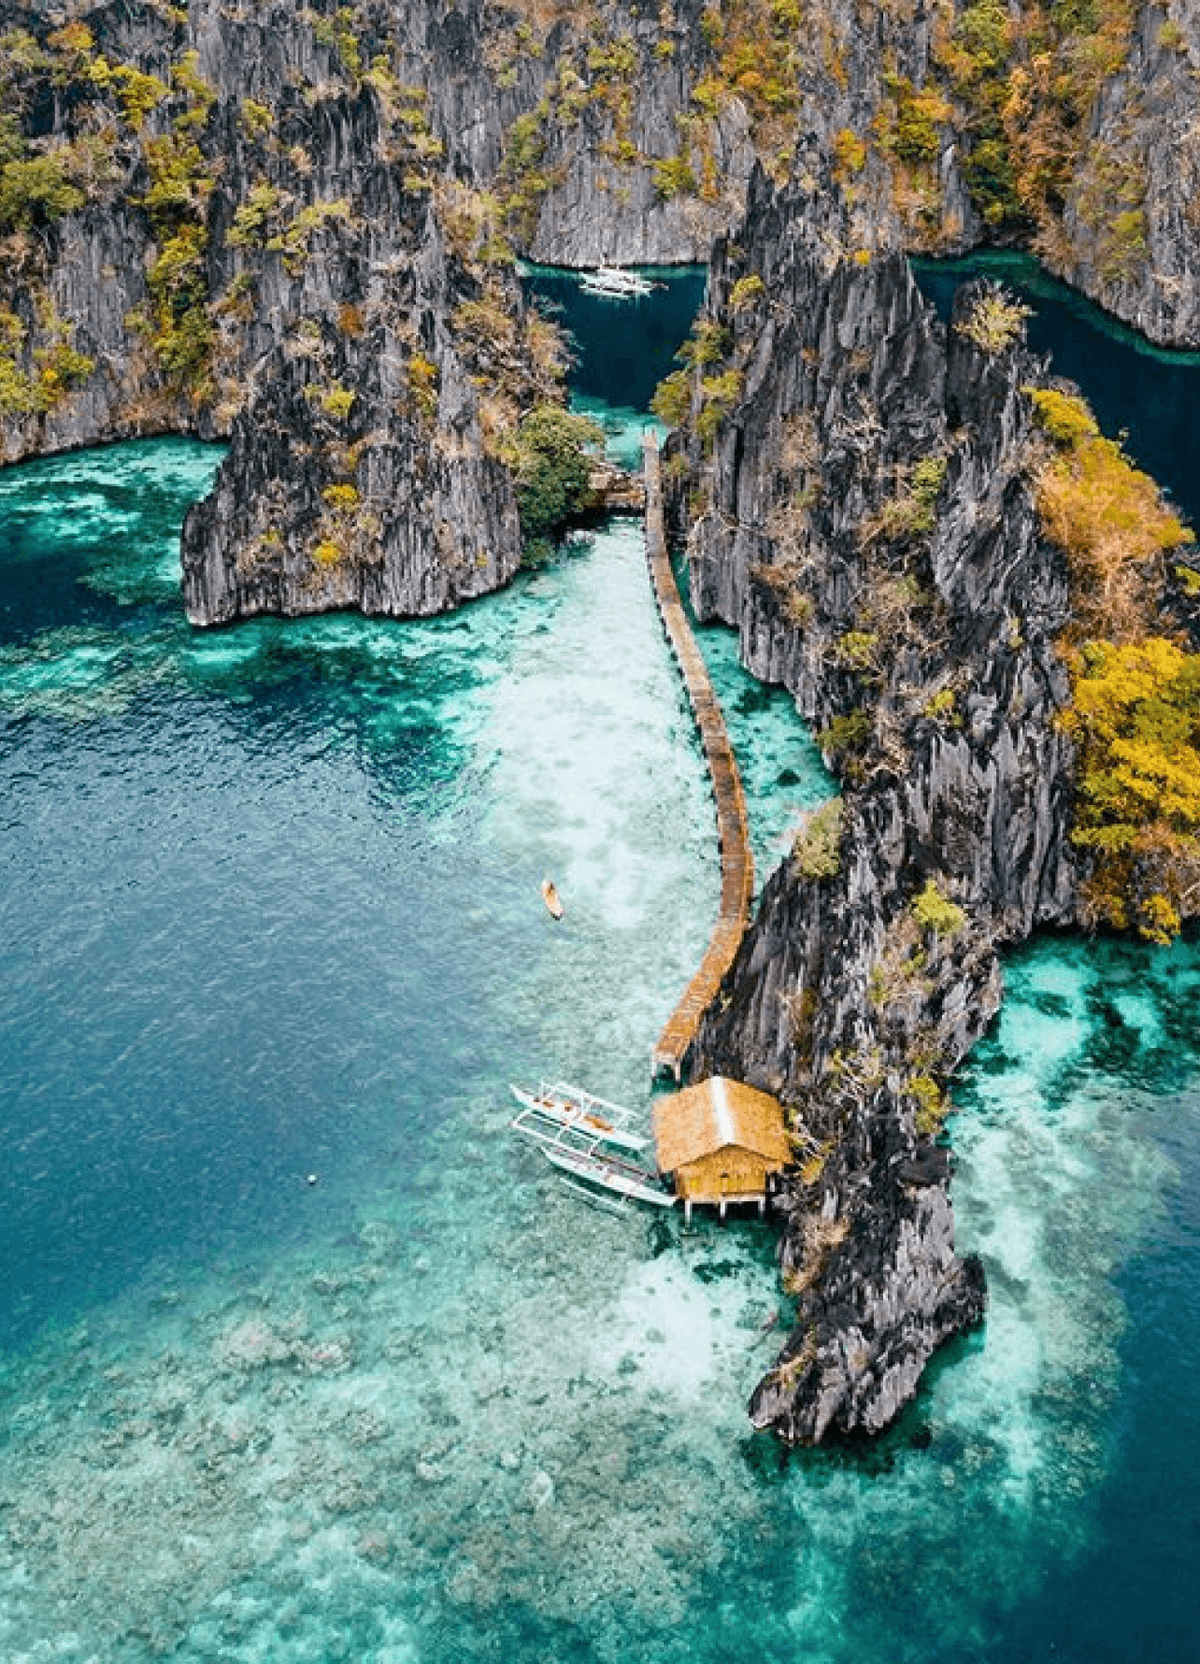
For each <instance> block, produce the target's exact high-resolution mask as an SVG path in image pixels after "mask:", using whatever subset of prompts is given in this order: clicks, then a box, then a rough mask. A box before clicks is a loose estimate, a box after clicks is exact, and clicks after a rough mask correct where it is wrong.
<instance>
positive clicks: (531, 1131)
mask: <svg viewBox="0 0 1200 1664" xmlns="http://www.w3.org/2000/svg"><path fill="white" fill-rule="evenodd" d="M509 1091H510V1092H511V1093H512V1095H513V1097H514V1098H515V1099H516V1100H517V1102H518V1103H519V1104H520V1105H521V1106H522V1107H521V1113H520V1114H519V1115H518V1116H517V1118H516V1120H515V1121H514V1122H513V1123H512V1124H513V1127H514V1128H515V1129H516V1131H517V1132H523V1133H525V1134H526V1135H527V1136H528V1137H530V1138H535V1139H537V1140H538V1142H539V1143H540V1144H557V1143H559V1142H560V1141H561V1138H562V1134H563V1133H564V1132H565V1133H568V1134H570V1133H576V1134H578V1135H579V1137H578V1140H577V1143H578V1145H580V1146H582V1147H584V1148H590V1147H591V1146H592V1145H595V1144H611V1145H612V1146H613V1147H614V1148H616V1149H618V1150H633V1151H637V1150H644V1149H645V1147H646V1144H647V1142H648V1140H647V1139H646V1138H644V1137H642V1135H641V1134H640V1133H636V1132H632V1131H630V1126H629V1123H630V1122H631V1121H632V1119H633V1117H632V1115H631V1114H630V1113H629V1111H628V1110H627V1109H622V1107H621V1105H620V1104H613V1103H609V1101H608V1099H607V1098H598V1097H597V1096H596V1094H595V1093H594V1092H585V1091H584V1089H583V1088H582V1087H581V1086H571V1085H569V1084H568V1083H567V1082H566V1081H556V1082H555V1083H554V1084H553V1085H550V1084H548V1083H547V1082H546V1081H543V1082H542V1083H541V1085H540V1086H539V1087H538V1089H537V1091H536V1092H527V1091H526V1090H525V1088H524V1087H523V1086H513V1085H512V1084H511V1083H510V1085H509Z"/></svg>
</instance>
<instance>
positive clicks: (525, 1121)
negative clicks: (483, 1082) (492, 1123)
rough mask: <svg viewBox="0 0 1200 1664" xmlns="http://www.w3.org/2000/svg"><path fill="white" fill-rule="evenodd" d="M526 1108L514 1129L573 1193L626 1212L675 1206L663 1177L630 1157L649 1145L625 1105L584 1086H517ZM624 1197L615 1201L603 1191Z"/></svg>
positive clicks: (522, 1105) (517, 1117) (522, 1110)
mask: <svg viewBox="0 0 1200 1664" xmlns="http://www.w3.org/2000/svg"><path fill="white" fill-rule="evenodd" d="M511 1091H512V1094H513V1096H514V1097H515V1098H516V1100H517V1102H518V1103H519V1104H520V1105H521V1110H520V1113H519V1114H518V1115H517V1116H516V1118H515V1119H514V1121H513V1123H512V1125H513V1128H514V1130H515V1131H516V1132H519V1133H523V1134H524V1136H525V1137H526V1138H528V1139H530V1140H532V1142H533V1143H535V1144H536V1145H537V1147H538V1149H539V1150H541V1152H542V1154H543V1155H544V1156H545V1158H546V1160H547V1161H548V1162H550V1163H551V1165H552V1166H554V1167H557V1168H558V1169H559V1171H560V1172H561V1173H562V1174H564V1175H565V1177H566V1182H567V1184H568V1185H570V1188H571V1189H572V1190H575V1191H577V1192H579V1193H580V1194H581V1195H583V1196H584V1197H585V1198H586V1199H587V1200H588V1201H590V1202H600V1203H602V1204H606V1205H608V1206H611V1207H614V1208H617V1209H624V1208H625V1207H626V1206H627V1204H628V1203H629V1202H631V1201H636V1202H649V1203H651V1204H652V1205H653V1206H654V1207H663V1208H669V1207H673V1206H674V1204H675V1202H676V1200H677V1198H676V1197H675V1196H674V1195H672V1194H671V1192H670V1191H668V1190H664V1189H663V1187H662V1184H661V1182H660V1180H659V1177H658V1174H657V1173H656V1172H654V1171H653V1169H651V1168H648V1167H640V1166H638V1164H637V1163H636V1162H634V1161H631V1160H630V1159H629V1156H630V1154H636V1153H637V1152H639V1151H640V1150H643V1149H644V1148H645V1146H646V1144H647V1142H648V1140H647V1139H645V1138H643V1137H642V1136H641V1135H640V1134H639V1133H635V1132H633V1131H632V1130H631V1129H630V1126H629V1122H630V1120H631V1119H632V1117H631V1116H630V1113H629V1111H628V1110H626V1109H622V1108H621V1106H620V1104H613V1103H609V1101H608V1100H607V1099H606V1098H598V1097H596V1095H595V1093H593V1092H585V1091H584V1090H583V1088H582V1087H578V1086H569V1085H567V1084H565V1083H564V1082H558V1083H556V1084H555V1085H552V1086H548V1085H546V1084H545V1082H543V1083H542V1085H541V1086H540V1087H539V1088H538V1090H537V1091H536V1092H527V1091H526V1090H525V1088H524V1087H521V1086H513V1087H511ZM604 1191H607V1192H609V1193H610V1195H611V1196H613V1197H616V1198H619V1200H618V1201H615V1202H614V1201H611V1200H610V1199H609V1197H605V1196H602V1195H601V1194H600V1192H604Z"/></svg>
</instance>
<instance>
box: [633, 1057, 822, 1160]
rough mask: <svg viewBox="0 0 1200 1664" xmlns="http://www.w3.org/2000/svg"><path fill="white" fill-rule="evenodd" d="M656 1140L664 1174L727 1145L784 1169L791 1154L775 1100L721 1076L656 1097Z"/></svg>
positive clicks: (701, 1158)
mask: <svg viewBox="0 0 1200 1664" xmlns="http://www.w3.org/2000/svg"><path fill="white" fill-rule="evenodd" d="M654 1144H655V1149H656V1151H657V1154H658V1166H659V1171H660V1172H663V1173H677V1172H678V1171H679V1170H680V1168H682V1167H687V1166H688V1165H689V1163H691V1162H693V1161H701V1160H703V1159H704V1157H705V1156H711V1155H714V1154H715V1153H716V1152H717V1151H718V1150H724V1149H728V1148H730V1147H731V1146H732V1147H734V1148H736V1149H740V1150H749V1151H750V1152H751V1153H752V1154H754V1155H756V1156H760V1157H761V1158H762V1160H763V1161H764V1162H765V1163H766V1165H767V1166H769V1167H782V1166H783V1165H784V1163H785V1162H787V1161H789V1160H790V1159H791V1154H792V1147H791V1141H790V1140H789V1138H788V1135H787V1128H786V1127H785V1125H784V1116H783V1105H782V1104H781V1103H780V1102H779V1100H778V1099H777V1098H773V1097H771V1095H770V1093H769V1092H759V1091H758V1090H757V1089H756V1088H755V1087H753V1086H745V1085H743V1084H742V1082H741V1081H737V1080H727V1079H726V1078H725V1076H724V1075H714V1076H713V1077H712V1078H711V1080H702V1081H701V1082H700V1083H699V1085H698V1086H689V1087H686V1088H685V1089H684V1090H683V1091H682V1092H672V1094H671V1095H670V1097H668V1098H660V1099H659V1100H658V1102H657V1103H656V1104H655V1106H654Z"/></svg>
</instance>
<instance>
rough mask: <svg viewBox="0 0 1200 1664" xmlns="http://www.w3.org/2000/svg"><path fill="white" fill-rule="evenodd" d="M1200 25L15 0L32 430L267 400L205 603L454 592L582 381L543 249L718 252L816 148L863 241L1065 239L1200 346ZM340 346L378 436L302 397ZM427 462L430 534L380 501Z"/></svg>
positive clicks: (19, 199) (1070, 265)
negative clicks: (554, 357)
mask: <svg viewBox="0 0 1200 1664" xmlns="http://www.w3.org/2000/svg"><path fill="white" fill-rule="evenodd" d="M1198 51H1200V40H1198V39H1197V19H1196V16H1195V12H1194V8H1192V7H1190V6H1189V5H1185V4H1183V3H1182V0H1179V3H1177V4H1176V3H1173V4H1172V5H1171V6H1170V7H1168V8H1165V9H1164V8H1160V7H1157V6H1143V7H1134V6H1133V5H1132V4H1131V3H1130V0H1094V4H1093V5H1091V6H1087V7H1077V8H1062V7H1057V8H1052V9H1050V10H1046V9H1044V8H1042V7H1041V6H1040V5H1036V4H1035V5H1023V6H1022V7H1020V8H1017V9H1016V10H1011V11H1010V10H1009V9H1008V8H1005V7H1002V6H1000V5H999V4H998V3H997V0H971V3H967V4H959V5H952V4H949V3H944V4H940V5H936V6H931V7H926V6H923V5H913V6H911V7H909V6H900V7H892V8H888V9H887V10H886V11H876V12H872V13H870V14H869V16H868V15H866V14H862V15H860V13H859V12H858V11H856V10H855V9H854V8H843V7H834V6H830V5H828V4H827V3H826V0H737V3H736V4H727V5H724V6H721V7H714V6H706V5H704V4H702V3H701V0H667V3H665V4H664V5H662V6H659V7H657V8H656V9H654V10H652V11H647V10H646V9H644V8H642V7H639V6H637V5H635V4H629V3H627V0H589V3H588V4H586V5H583V6H568V5H566V4H565V3H562V0H507V3H505V4H498V3H491V0H465V3H464V4H462V5H459V6H454V7H445V6H442V5H435V4H433V3H432V0H421V3H420V4H417V5H415V6H411V7H405V8H403V9H402V10H401V11H397V10H396V8H394V7H392V6H389V5H385V4H383V3H382V0H355V3H353V4H350V3H338V0H314V3H313V4H312V5H308V6H304V7H298V6H296V5H294V4H291V3H286V0H268V3H265V4H255V5H249V4H241V3H232V4H231V3H228V0H224V3H221V0H191V3H190V4H187V5H184V4H182V3H179V4H169V3H167V0H144V3H141V4H133V5H117V4H107V3H90V0H75V3H68V0H64V3H63V4H62V6H61V7H59V8H58V9H54V10H51V11H47V10H46V9H45V8H42V7H40V6H34V5H31V4H23V3H20V0H3V4H0V88H2V90H3V95H4V105H5V115H4V119H3V123H2V125H0V269H2V270H3V272H4V279H5V281H4V292H5V295H6V296H7V299H6V300H5V303H4V306H3V309H2V311H0V433H2V441H0V443H2V445H3V455H4V456H5V458H7V459H9V460H12V459H15V458H17V457H20V456H25V455H32V454H38V453H43V452H46V451H52V450H57V449H62V448H65V447H69V446H72V445H80V444H86V443H92V442H96V441H99V440H104V439H111V438H117V437H124V436H128V435H132V434H139V433H155V432H164V431H187V432H194V433H198V434H200V435H203V436H211V437H216V436H224V435H227V434H229V433H231V432H232V431H233V427H234V423H235V420H236V419H237V417H238V415H239V413H240V412H242V411H246V412H247V413H248V419H247V421H246V423H245V424H244V425H243V426H241V427H240V428H239V429H238V440H237V443H236V445H235V447H234V454H233V456H232V458H231V461H230V465H229V468H228V469H227V470H226V471H225V472H224V473H223V474H222V477H221V482H220V485H219V488H218V493H217V500H216V501H214V503H213V505H212V506H211V508H210V509H209V511H208V513H207V515H206V516H201V517H199V518H198V519H197V520H196V521H195V522H194V524H193V528H192V532H191V533H190V534H189V545H188V546H189V597H191V598H193V599H192V603H191V604H192V610H193V616H194V617H195V618H196V620H197V621H198V622H203V621H212V620H216V619H225V618H228V617H232V616H236V615H237V614H238V613H239V612H240V611H242V610H250V611H256V610H259V609H261V608H263V607H273V606H278V607H279V608H280V609H282V610H296V609H297V608H307V607H309V606H316V605H335V604H336V605H346V604H354V605H357V604H360V603H361V604H364V605H367V606H372V607H374V606H382V607H385V608H387V609H389V610H390V609H394V608H399V609H400V610H405V609H407V608H408V607H410V606H416V607H418V608H425V607H429V606H444V605H450V604H453V603H454V601H456V600H457V599H460V598H462V597H463V596H466V595H469V594H473V593H476V592H478V590H480V589H481V588H486V587H491V586H494V585H495V584H497V583H501V582H503V581H505V579H506V578H507V576H508V575H510V573H511V571H512V569H513V567H514V564H515V563H516V561H517V559H518V558H519V539H518V534H517V521H516V519H515V517H514V513H513V506H512V502H511V500H510V498H509V495H508V494H507V492H506V488H505V485H504V482H503V480H502V478H501V477H500V475H501V473H502V472H503V471H504V469H505V468H508V469H509V470H510V471H511V457H510V458H509V459H508V461H507V462H506V460H505V444H504V440H505V436H506V435H510V434H511V433H512V431H513V429H514V427H515V426H516V424H517V423H518V422H519V419H520V416H521V414H522V410H523V409H525V408H528V407H529V405H530V403H531V401H533V400H534V399H536V398H541V397H545V396H547V395H548V386H547V383H548V380H550V379H552V378H550V377H548V375H547V355H546V351H545V347H544V342H543V344H542V345H541V347H540V348H539V345H538V342H537V340H536V338H535V336H531V334H530V332H529V330H528V328H527V325H526V323H525V321H524V314H523V310H522V307H521V303H520V298H519V295H518V292H517V288H516V286H515V284H514V281H513V278H512V260H513V257H514V255H515V254H518V253H522V252H523V253H526V254H529V255H531V256H533V257H534V258H537V259H541V260H546V261H552V262H563V263H567V264H586V263H595V262H597V261H603V260H617V261H630V262H634V261H647V260H659V261H684V260H705V259H707V256H708V251H709V249H710V248H711V246H712V243H713V239H714V237H716V236H717V235H718V234H720V233H723V232H728V231H729V230H730V229H731V228H732V227H733V226H734V225H736V224H739V223H740V222H741V219H742V216H743V211H744V207H745V201H746V191H747V185H748V181H749V178H750V175H751V172H752V169H753V168H754V166H755V165H756V163H757V164H759V165H762V166H765V167H766V169H767V170H768V172H769V173H770V174H771V176H772V177H773V178H774V179H775V180H776V181H777V182H782V181H783V180H785V179H787V178H788V177H789V176H790V175H793V174H794V175H796V177H797V179H798V180H799V181H800V182H801V183H802V182H803V176H804V175H805V173H806V172H808V173H809V174H810V175H811V170H812V166H813V164H814V162H815V163H817V164H819V169H820V170H823V171H822V172H821V177H823V178H824V179H826V180H827V182H828V183H829V185H830V186H831V188H833V189H835V190H836V191H837V192H838V193H839V196H840V200H841V204H842V235H843V237H844V241H845V245H846V247H847V249H848V250H850V251H854V250H856V249H857V250H863V251H865V250H868V249H871V248H875V247H877V246H881V245H886V246H907V247H909V248H919V249H922V250H925V251H951V250H958V249H963V248H965V247H968V246H971V245H973V244H975V243H978V242H979V241H981V240H988V239H998V240H1001V241H1010V242H1011V241H1017V242H1026V243H1032V244H1033V245H1034V246H1036V247H1037V248H1038V250H1039V251H1040V252H1041V253H1042V254H1043V256H1044V258H1046V259H1047V260H1048V261H1049V263H1050V264H1051V265H1052V266H1053V267H1054V268H1055V269H1056V270H1057V271H1060V272H1062V273H1064V274H1065V275H1067V276H1069V277H1070V279H1071V280H1072V281H1073V282H1075V283H1077V284H1079V285H1080V286H1081V287H1082V288H1084V289H1085V290H1086V291H1087V292H1088V293H1090V294H1092V295H1095V296H1096V297H1097V298H1099V299H1100V300H1102V301H1103V303H1104V304H1105V305H1107V306H1109V307H1110V308H1111V309H1113V310H1114V311H1116V312H1117V313H1119V314H1120V315H1121V316H1122V317H1125V318H1128V319H1130V320H1131V321H1133V322H1136V323H1137V324H1138V325H1139V326H1140V327H1141V328H1143V329H1145V330H1146V331H1147V332H1148V333H1150V334H1151V335H1153V336H1154V337H1155V338H1156V339H1161V340H1176V341H1193V340H1197V339H1200V323H1198V321H1197V315H1196V301H1195V296H1196V294H1197V293H1198V292H1200V285H1198V284H1197V282H1196V276H1197V271H1196V260H1197V252H1196V245H1197V239H1196V236H1195V227H1194V225H1193V224H1192V218H1191V216H1190V210H1189V208H1188V201H1189V200H1190V197H1189V193H1190V184H1189V181H1190V180H1191V179H1192V176H1193V175H1194V173H1195V170H1196V166H1197V160H1196V140H1195V136H1194V133H1193V126H1194V124H1193V123H1192V120H1191V114H1190V112H1191V102H1192V99H1191V93H1192V88H1193V86H1194V66H1195V62H1196V58H1197V52H1198ZM418 247H419V248H420V250H421V253H420V257H419V258H415V255H414V251H415V250H417V249H418ZM443 263H444V266H445V270H444V271H439V270H437V269H435V268H438V267H439V265H440V264H443ZM410 272H411V274H412V275H413V276H415V278H416V281H409V280H408V277H409V274H410ZM464 305H465V306H466V308H467V310H466V311H465V312H464V310H463V308H464ZM535 334H536V332H535ZM306 355H307V357H306ZM302 360H303V361H304V362H303V363H302ZM331 366H332V367H333V368H331ZM335 370H336V375H335ZM343 372H345V374H346V375H347V376H348V377H349V379H348V380H346V381H345V383H344V390H345V392H346V393H348V394H349V393H353V394H354V395H355V398H356V399H357V401H358V404H357V421H358V423H359V424H360V426H361V427H362V430H363V433H362V434H360V435H359V438H354V439H349V440H348V439H347V437H346V434H347V433H349V432H350V430H351V429H353V427H354V423H353V421H352V422H351V424H350V428H348V429H346V431H345V432H342V431H340V430H338V429H337V427H336V423H335V424H334V428H333V430H331V431H328V432H327V431H325V429H326V428H327V427H328V424H326V423H324V422H323V419H317V429H319V430H320V431H316V430H314V429H313V425H312V420H310V418H312V415H313V413H312V411H311V410H310V409H309V408H308V406H307V405H306V402H305V401H306V400H308V401H311V400H319V399H320V398H321V396H322V387H324V389H325V391H329V390H330V379H329V378H330V377H331V376H333V377H334V379H338V378H340V377H341V376H342V374H343ZM356 376H360V377H361V386H359V385H351V383H352V382H353V381H354V379H355V377H356ZM322 377H325V381H324V383H322V381H321V378H322ZM276 380H277V381H278V385H277V386H275V385H272V383H274V382H275V381H276ZM340 385H342V383H341V382H340V381H339V386H340ZM559 396H561V395H559ZM431 398H432V399H433V400H434V405H435V408H434V410H433V413H432V415H430V412H429V408H428V407H429V403H430V399H431ZM255 411H258V412H260V413H261V418H262V419H261V420H258V419H257V418H256V417H255V416H254V415H253V414H252V413H253V412H255ZM328 414H329V412H328V411H327V410H326V411H325V412H324V415H328ZM381 417H382V418H384V419H383V420H382V422H381V421H380V418H381ZM431 423H432V427H433V430H434V431H435V432H439V433H441V434H442V435H443V439H444V441H445V443H446V444H447V445H448V447H449V453H451V454H448V455H441V454H437V455H431V454H430V447H429V446H428V445H427V443H426V439H427V430H428V428H429V427H430V424H431ZM281 424H282V425H281ZM287 424H291V425H290V426H288V425H287ZM368 429H369V432H370V434H371V436H372V440H373V442H374V441H376V440H377V441H378V443H377V444H374V457H375V460H374V461H373V462H370V463H368V462H367V460H366V453H365V452H360V453H358V456H357V462H359V463H361V465H362V467H363V469H364V470H365V472H364V474H363V477H362V479H361V480H360V479H359V478H358V477H357V468H356V467H352V468H349V469H347V461H348V458H349V457H350V453H351V451H353V450H354V447H355V446H356V445H357V444H358V443H359V439H361V438H362V437H363V435H365V434H366V432H367V431H368ZM451 435H452V436H453V437H452V438H450V437H449V436H451ZM284 440H286V443H285V442H284ZM258 445H261V448H262V451H261V455H256V456H252V455H251V452H253V451H254V449H255V447H256V446H258ZM384 452H386V454H387V457H388V458H389V460H388V461H387V462H386V464H385V463H384V462H383V461H382V460H381V459H382V457H383V455H384ZM314 458H316V459H318V461H317V464H316V465H315V466H314ZM419 459H424V461H425V462H426V463H427V464H428V467H429V468H430V470H431V477H432V479H433V481H434V484H433V487H432V492H433V499H432V500H433V501H434V503H435V508H436V515H437V522H438V525H439V526H440V527H441V528H442V530H441V531H440V533H439V532H437V530H436V528H434V529H433V530H431V531H430V532H429V533H428V535H422V536H421V537H419V538H418V539H417V540H416V542H414V541H413V540H412V539H411V538H409V537H407V536H406V534H405V533H403V532H402V531H401V530H400V527H399V523H398V516H397V515H389V513H387V512H383V511H382V509H381V503H380V500H379V499H380V493H386V494H389V495H391V494H392V492H393V487H394V486H396V485H397V484H398V482H399V481H400V476H401V473H404V472H405V471H406V470H409V471H410V472H411V469H410V464H411V465H412V466H414V467H415V466H417V465H418V462H419ZM451 460H453V462H454V463H455V467H454V469H453V470H451V471H452V472H453V473H454V474H455V481H456V483H455V484H453V485H451V484H450V483H449V475H448V474H447V473H446V467H448V464H449V462H450V461H451ZM497 463H498V464H499V469H497V467H496V466H494V465H495V464H497ZM351 476H354V477H351ZM368 476H369V477H368ZM443 476H444V477H443ZM264 483H265V484H267V485H269V486H270V491H269V493H268V497H269V500H270V501H271V502H272V503H273V504H274V505H275V506H274V508H273V510H272V517H271V518H268V517H267V515H266V513H265V510H264V504H263V502H262V501H260V500H258V496H256V497H255V498H254V499H253V500H252V499H251V498H250V497H249V496H248V495H247V493H248V492H249V491H250V490H251V489H253V491H254V492H255V493H256V494H259V495H261V491H262V488H263V486H264ZM407 489H408V488H407V486H404V485H400V486H399V489H398V493H397V500H398V501H403V500H405V498H406V492H407ZM420 489H421V492H422V493H423V492H424V489H425V486H424V484H422V486H421V488H420ZM351 490H353V491H356V492H357V493H358V502H357V503H355V502H354V501H352V500H351V498H350V496H349V492H350V491H351ZM326 492H332V493H333V494H334V502H333V503H332V504H331V502H330V501H329V499H328V498H327V497H326V495H325V493H326ZM368 498H370V499H371V500H370V501H368V500H367V499H368ZM451 503H452V507H453V512H452V513H451V512H446V510H447V509H448V507H449V506H450V505H451ZM331 507H332V508H334V509H336V514H333V515H331V513H330V510H331ZM468 527H469V528H471V529H470V530H467V529H466V528H468ZM205 528H211V538H210V542H209V544H208V545H207V547H208V549H209V556H205V555H204V553H203V551H204V548H205V547H206V545H205V542H204V538H205V536H206V535H208V533H206V531H205ZM460 528H462V534H461V535H460ZM276 540H278V541H276ZM418 545H419V547H418ZM281 548H283V549H284V550H285V553H283V554H280V553H278V551H279V550H280V549H281ZM335 548H340V549H341V550H343V554H342V556H341V557H340V560H341V563H342V566H343V567H344V569H335V568H337V567H338V564H339V563H338V561H335V559H334V558H333V551H334V549H335ZM273 551H274V552H273ZM317 551H321V553H320V556H318V555H317ZM207 558H211V562H212V565H211V570H207V571H202V570H201V567H202V564H203V561H204V560H205V559H207ZM393 562H396V563H398V564H397V566H396V570H395V571H393V570H392V563H393ZM443 566H444V567H445V570H442V569H441V568H442V567H443ZM371 574H373V576H372V575H371ZM243 599H244V603H245V607H244V609H243Z"/></svg>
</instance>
